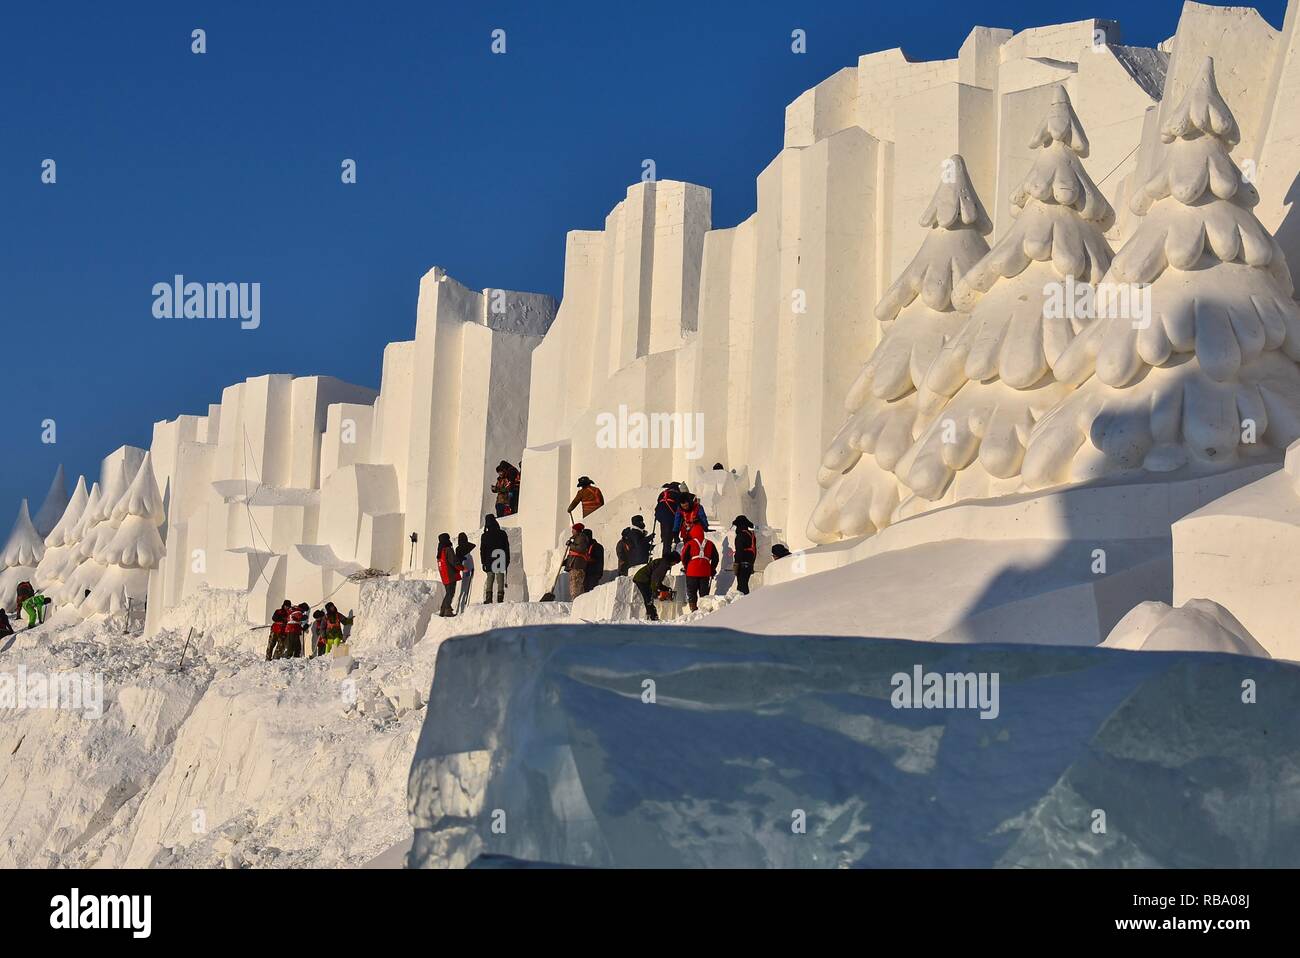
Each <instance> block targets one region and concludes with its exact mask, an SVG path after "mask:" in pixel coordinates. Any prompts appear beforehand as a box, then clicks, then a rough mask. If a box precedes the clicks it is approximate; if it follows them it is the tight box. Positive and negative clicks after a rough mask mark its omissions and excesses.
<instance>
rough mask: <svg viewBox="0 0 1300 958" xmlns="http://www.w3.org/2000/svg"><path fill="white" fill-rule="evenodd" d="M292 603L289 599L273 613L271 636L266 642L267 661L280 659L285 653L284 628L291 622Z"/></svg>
mask: <svg viewBox="0 0 1300 958" xmlns="http://www.w3.org/2000/svg"><path fill="white" fill-rule="evenodd" d="M290 605H291V603H290V602H289V600H288V599H285V600H284V604H283V605H282V606H280V608H278V609H276V610H275V611H274V612H272V613H271V638H270V639H269V640H268V641H267V643H266V661H268V662H270V661H271V660H272V659H278V658H280V657H281V656H283V655H284V630H285V626H287V625H288V624H289V607H290Z"/></svg>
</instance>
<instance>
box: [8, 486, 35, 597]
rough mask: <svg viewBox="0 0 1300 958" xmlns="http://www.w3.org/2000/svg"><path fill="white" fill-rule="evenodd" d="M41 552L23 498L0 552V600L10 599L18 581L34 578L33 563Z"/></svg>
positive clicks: (25, 501)
mask: <svg viewBox="0 0 1300 958" xmlns="http://www.w3.org/2000/svg"><path fill="white" fill-rule="evenodd" d="M44 555H45V543H44V542H42V541H41V537H40V536H39V535H38V534H37V532H36V527H35V526H34V525H32V519H31V515H30V514H29V513H28V511H27V500H26V499H24V500H23V501H22V504H21V505H20V506H19V507H18V518H17V519H15V520H14V526H13V529H12V530H11V531H10V533H9V538H8V539H7V540H6V541H5V547H4V550H3V551H0V570H2V571H0V601H2V602H4V603H5V604H6V605H8V604H9V603H10V602H11V601H13V598H14V590H15V589H17V587H18V583H19V582H22V581H24V580H28V581H30V580H32V579H34V578H35V576H36V566H37V565H38V564H39V563H40V561H41V558H42V557H43V556H44Z"/></svg>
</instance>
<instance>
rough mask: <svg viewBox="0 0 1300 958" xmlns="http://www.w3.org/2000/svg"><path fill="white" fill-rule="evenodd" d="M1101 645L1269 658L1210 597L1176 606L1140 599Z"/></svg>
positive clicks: (1152, 650)
mask: <svg viewBox="0 0 1300 958" xmlns="http://www.w3.org/2000/svg"><path fill="white" fill-rule="evenodd" d="M1102 645H1104V646H1106V647H1107V648H1111V649H1133V650H1138V649H1140V650H1143V651H1147V652H1230V653H1232V654H1234V655H1255V656H1258V657H1260V658H1263V659H1267V658H1270V656H1269V654H1268V651H1267V650H1266V649H1265V648H1264V647H1263V646H1262V645H1260V644H1259V643H1258V642H1256V641H1255V639H1254V637H1253V636H1252V635H1251V634H1250V633H1249V632H1248V631H1246V627H1245V626H1244V625H1242V624H1241V623H1240V622H1238V621H1237V619H1236V617H1235V616H1234V615H1233V614H1232V613H1231V612H1229V611H1228V610H1227V609H1225V608H1224V607H1223V606H1221V605H1219V603H1217V602H1211V601H1210V600H1209V599H1189V600H1188V601H1187V602H1185V603H1183V604H1182V605H1181V606H1179V607H1178V608H1176V609H1175V608H1173V607H1171V606H1169V605H1167V604H1165V603H1164V602H1143V603H1141V604H1140V605H1138V606H1135V607H1134V608H1133V610H1132V611H1131V612H1129V614H1128V615H1126V616H1124V618H1122V619H1120V620H1119V623H1118V624H1117V625H1116V626H1115V628H1114V629H1112V630H1111V633H1110V635H1108V636H1107V637H1106V641H1105V642H1103V643H1102Z"/></svg>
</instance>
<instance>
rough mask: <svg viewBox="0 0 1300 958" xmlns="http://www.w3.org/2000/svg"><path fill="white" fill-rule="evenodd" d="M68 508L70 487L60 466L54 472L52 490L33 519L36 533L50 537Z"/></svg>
mask: <svg viewBox="0 0 1300 958" xmlns="http://www.w3.org/2000/svg"><path fill="white" fill-rule="evenodd" d="M67 508H68V485H67V481H66V479H65V478H64V474H63V466H62V465H60V466H59V468H58V469H56V470H55V472H54V478H53V479H52V480H51V481H50V489H49V492H47V493H46V494H45V501H44V502H43V503H42V504H41V508H40V510H39V511H37V513H36V516H35V518H33V519H32V525H34V526H35V527H36V532H37V533H38V534H39V535H41V536H42V537H44V536H48V535H49V534H50V530H52V529H53V528H54V526H55V525H56V524H57V523H58V521H59V519H60V518H61V517H62V516H63V513H64V512H65V511H67Z"/></svg>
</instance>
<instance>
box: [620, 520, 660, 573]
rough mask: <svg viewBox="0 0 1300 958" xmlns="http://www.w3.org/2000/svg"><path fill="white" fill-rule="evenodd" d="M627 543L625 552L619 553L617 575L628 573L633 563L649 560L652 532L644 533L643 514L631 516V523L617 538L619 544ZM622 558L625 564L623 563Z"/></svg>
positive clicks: (652, 544) (652, 545)
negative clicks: (625, 560) (625, 561)
mask: <svg viewBox="0 0 1300 958" xmlns="http://www.w3.org/2000/svg"><path fill="white" fill-rule="evenodd" d="M624 542H625V543H627V549H625V550H623V552H625V554H627V555H625V556H624V555H623V554H620V555H619V575H620V576H625V575H628V569H629V568H632V567H633V565H645V564H646V563H647V562H650V550H651V549H654V533H650V534H646V520H645V516H632V525H629V526H628V528H627V529H624V530H623V538H621V539H619V546H620V549H621V546H623V543H624ZM624 559H627V564H625V565H624Z"/></svg>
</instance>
